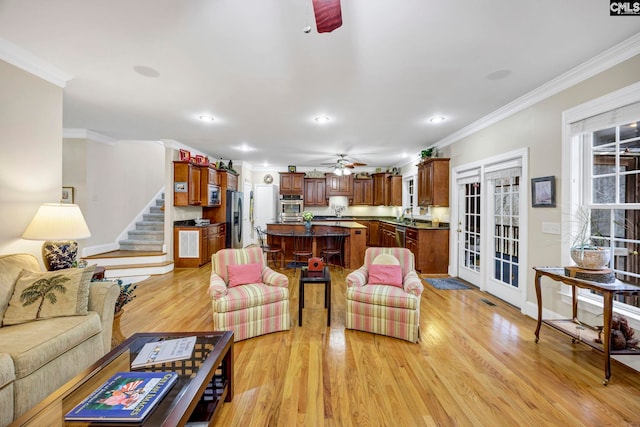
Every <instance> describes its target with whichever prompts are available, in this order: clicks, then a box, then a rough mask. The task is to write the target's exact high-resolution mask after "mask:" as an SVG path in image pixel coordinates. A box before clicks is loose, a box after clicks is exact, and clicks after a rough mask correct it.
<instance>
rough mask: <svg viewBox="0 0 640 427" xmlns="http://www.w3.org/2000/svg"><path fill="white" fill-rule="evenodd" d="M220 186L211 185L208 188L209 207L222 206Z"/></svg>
mask: <svg viewBox="0 0 640 427" xmlns="http://www.w3.org/2000/svg"><path fill="white" fill-rule="evenodd" d="M220 204H221V200H220V186H219V185H215V184H209V186H208V188H207V205H208V206H220Z"/></svg>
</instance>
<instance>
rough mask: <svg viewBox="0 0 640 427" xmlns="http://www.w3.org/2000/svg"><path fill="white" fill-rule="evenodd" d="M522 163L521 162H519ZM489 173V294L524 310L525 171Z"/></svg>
mask: <svg viewBox="0 0 640 427" xmlns="http://www.w3.org/2000/svg"><path fill="white" fill-rule="evenodd" d="M518 163H519V162H518ZM491 169H492V170H490V171H488V172H486V173H485V179H484V182H483V183H484V185H485V188H486V189H487V203H486V205H487V215H486V218H487V221H486V223H487V227H486V229H487V230H486V231H487V232H486V233H485V234H486V235H487V238H488V241H487V242H486V244H485V245H484V248H485V252H486V254H487V255H489V256H488V260H489V263H488V265H487V276H486V280H487V282H486V283H487V286H486V291H487V292H489V293H491V294H493V295H495V296H497V297H498V298H500V299H502V300H504V301H506V302H508V303H510V304H512V305H514V306H516V307H518V308H523V305H524V297H525V289H524V277H525V275H524V274H522V270H523V269H522V267H521V265H520V264H521V261H522V260H523V259H522V258H521V256H520V255H521V251H520V249H521V244H520V225H521V222H522V221H521V218H520V212H523V211H524V210H525V209H524V208H525V207H524V206H522V202H523V200H524V197H520V191H521V187H522V186H521V185H520V183H521V181H522V176H521V175H522V169H521V168H520V167H519V166H516V167H508V168H504V169H497V168H496V167H493V168H491Z"/></svg>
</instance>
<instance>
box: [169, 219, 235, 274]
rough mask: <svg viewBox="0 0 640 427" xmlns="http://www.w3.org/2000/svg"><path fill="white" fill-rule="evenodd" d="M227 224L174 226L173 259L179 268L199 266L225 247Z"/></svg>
mask: <svg viewBox="0 0 640 427" xmlns="http://www.w3.org/2000/svg"><path fill="white" fill-rule="evenodd" d="M225 231H226V224H224V223H221V224H211V225H205V226H189V225H185V226H176V227H174V240H173V241H174V245H173V252H174V253H173V260H174V263H175V266H176V267H177V268H198V267H200V266H202V265H204V264H206V263H208V262H209V261H211V256H212V255H213V254H214V253H216V252H217V251H219V250H220V249H224V246H225Z"/></svg>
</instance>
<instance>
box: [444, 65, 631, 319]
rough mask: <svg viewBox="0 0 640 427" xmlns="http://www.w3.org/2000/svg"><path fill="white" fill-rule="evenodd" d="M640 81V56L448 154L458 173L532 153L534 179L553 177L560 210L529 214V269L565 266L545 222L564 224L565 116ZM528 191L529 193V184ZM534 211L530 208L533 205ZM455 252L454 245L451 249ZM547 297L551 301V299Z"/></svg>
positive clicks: (531, 293)
mask: <svg viewBox="0 0 640 427" xmlns="http://www.w3.org/2000/svg"><path fill="white" fill-rule="evenodd" d="M639 79H640V56H636V57H633V58H631V59H629V60H627V61H625V62H623V63H621V64H619V65H617V66H615V67H612V68H611V69H609V70H607V71H605V72H602V73H600V74H598V75H596V76H594V77H592V78H589V79H587V80H585V81H583V82H581V83H579V84H577V85H575V86H573V87H571V88H569V89H567V90H564V91H562V92H560V93H558V94H557V95H554V96H552V97H550V98H547V99H545V100H543V101H541V102H539V103H537V104H535V105H533V106H531V107H530V108H527V109H525V110H523V111H521V112H519V113H517V114H514V115H513V116H510V117H508V118H506V119H504V120H502V121H500V122H498V123H496V124H494V125H492V126H490V127H487V128H485V129H483V130H481V131H478V132H476V133H475V134H473V135H471V136H468V137H466V138H464V139H462V140H460V141H458V142H456V143H454V144H452V145H450V146H448V147H446V148H445V150H444V152H443V153H442V154H443V157H450V158H451V167H452V168H455V167H458V166H462V165H465V164H469V163H473V162H476V161H478V160H480V159H486V158H490V157H493V156H497V155H499V154H502V153H505V152H509V151H513V150H517V149H522V148H527V149H528V150H529V165H528V166H529V178H533V177H540V176H548V175H554V176H555V177H556V191H557V192H556V201H557V202H558V203H557V207H556V208H544V209H541V208H536V209H534V208H531V207H529V210H528V228H529V241H528V242H526V244H527V249H528V265H529V267H533V266H539V265H560V264H559V263H560V260H561V254H560V244H561V238H562V236H558V235H552V234H543V233H542V227H541V226H542V222H545V221H548V222H557V223H559V222H561V220H562V212H563V209H562V206H561V203H560V201H561V200H562V194H561V187H562V181H561V177H562V113H563V111H565V110H568V109H570V108H572V107H575V106H577V105H580V104H582V103H584V102H586V101H589V100H591V99H594V98H597V97H599V96H602V95H605V94H607V93H609V92H612V91H614V90H617V89H620V88H623V87H625V86H628V85H630V84H632V83H635V82H637V81H638V80H639ZM524 185H527V187H526V190H527V191H529V190H528V189H529V187H528V185H529V183H528V182H527V183H524ZM529 206H530V204H529ZM452 248H453V245H452ZM533 280H534V273H533V271H532V270H531V271H529V272H528V274H527V282H528V284H529V286H528V292H527V301H528V302H531V303H535V302H536V297H535V288H534V286H533ZM552 294H553V292H547V293H546V295H552ZM544 305H545V307H546V308H550V309H552V310H554V311H563V310H566V306H564V305H562V306H560V305H558V304H557V299H556V298H550V300H549V301H547V300H546V299H545V304H544Z"/></svg>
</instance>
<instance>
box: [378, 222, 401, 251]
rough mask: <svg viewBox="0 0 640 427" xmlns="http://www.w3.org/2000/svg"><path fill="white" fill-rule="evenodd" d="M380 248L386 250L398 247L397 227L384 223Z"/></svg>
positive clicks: (382, 224)
mask: <svg viewBox="0 0 640 427" xmlns="http://www.w3.org/2000/svg"><path fill="white" fill-rule="evenodd" d="M379 237H380V246H382V247H385V248H395V247H398V244H397V242H396V226H395V225H393V224H388V223H386V222H383V223H381V224H380V235H379Z"/></svg>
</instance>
